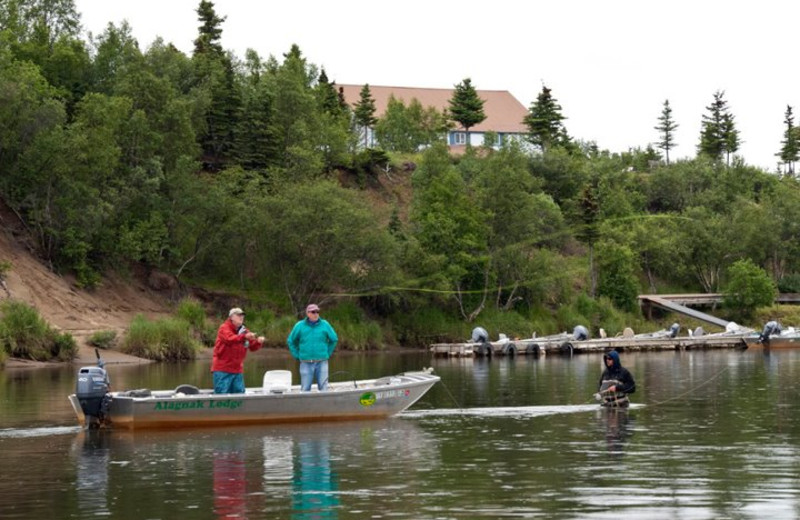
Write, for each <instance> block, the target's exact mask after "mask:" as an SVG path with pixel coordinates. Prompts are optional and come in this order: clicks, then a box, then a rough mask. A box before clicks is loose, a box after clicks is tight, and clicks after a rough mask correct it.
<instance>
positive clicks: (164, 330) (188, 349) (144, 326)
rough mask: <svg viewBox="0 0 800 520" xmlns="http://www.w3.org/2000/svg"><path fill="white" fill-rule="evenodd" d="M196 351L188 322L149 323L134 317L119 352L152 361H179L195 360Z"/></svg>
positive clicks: (171, 320)
mask: <svg viewBox="0 0 800 520" xmlns="http://www.w3.org/2000/svg"><path fill="white" fill-rule="evenodd" d="M198 348H199V345H198V342H197V340H195V339H194V338H193V337H192V331H191V326H190V325H189V322H187V321H185V320H182V319H178V318H166V319H162V320H157V321H149V320H147V319H146V318H145V317H144V316H142V315H137V316H136V317H135V318H134V319H133V321H132V322H131V326H130V328H129V329H128V334H127V335H126V336H125V339H124V340H123V343H122V348H121V349H120V350H122V352H125V353H126V354H131V355H134V356H138V357H143V358H147V359H152V360H154V361H182V360H188V359H194V357H195V354H196V352H197V349H198Z"/></svg>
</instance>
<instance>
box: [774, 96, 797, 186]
mask: <svg viewBox="0 0 800 520" xmlns="http://www.w3.org/2000/svg"><path fill="white" fill-rule="evenodd" d="M783 124H785V125H786V130H784V131H783V141H781V151H780V152H778V153H776V154H775V155H777V156H778V157H780V159H781V162H783V164H784V165H785V166H786V173H787V174H788V175H791V176H793V175H794V163H795V162H797V160H798V159H800V139H798V135H797V130H796V127H795V126H794V115H793V114H792V107H791V106H790V105H786V113H785V114H784V116H783Z"/></svg>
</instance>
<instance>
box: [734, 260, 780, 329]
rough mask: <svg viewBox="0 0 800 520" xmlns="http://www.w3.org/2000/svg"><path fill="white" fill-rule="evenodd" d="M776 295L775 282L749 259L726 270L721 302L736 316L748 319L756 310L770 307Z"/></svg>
mask: <svg viewBox="0 0 800 520" xmlns="http://www.w3.org/2000/svg"><path fill="white" fill-rule="evenodd" d="M776 294H777V287H776V286H775V282H773V281H772V278H770V277H769V275H768V274H767V273H766V271H764V270H763V269H762V268H760V267H759V266H757V265H756V264H754V263H753V261H752V260H750V259H749V258H747V259H745V260H738V261H736V262H734V263H733V265H731V266H730V267H729V268H728V283H727V284H726V285H725V287H724V288H723V290H722V301H723V304H724V305H725V307H728V308H730V309H732V310H733V311H734V313H735V314H737V315H738V316H740V317H750V316H752V315H753V312H754V311H755V309H756V308H758V307H766V306H768V305H772V304H773V302H774V301H775V296H776Z"/></svg>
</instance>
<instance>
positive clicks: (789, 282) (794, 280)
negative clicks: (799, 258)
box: [778, 273, 800, 293]
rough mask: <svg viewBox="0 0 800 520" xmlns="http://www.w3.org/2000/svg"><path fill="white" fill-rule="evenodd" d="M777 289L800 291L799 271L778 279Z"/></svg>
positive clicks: (785, 291)
mask: <svg viewBox="0 0 800 520" xmlns="http://www.w3.org/2000/svg"><path fill="white" fill-rule="evenodd" d="M778 290H779V291H780V292H782V293H800V273H792V274H787V275H786V276H784V277H782V278H781V279H780V280H778Z"/></svg>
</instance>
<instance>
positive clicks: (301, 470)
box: [292, 439, 339, 520]
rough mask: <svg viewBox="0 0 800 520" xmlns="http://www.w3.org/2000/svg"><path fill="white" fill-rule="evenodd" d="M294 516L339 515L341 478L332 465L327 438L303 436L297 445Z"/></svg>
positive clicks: (304, 519) (303, 519)
mask: <svg viewBox="0 0 800 520" xmlns="http://www.w3.org/2000/svg"><path fill="white" fill-rule="evenodd" d="M294 466H295V474H294V480H293V487H294V493H293V496H292V518H293V519H297V520H312V519H314V520H317V519H322V518H326V519H333V518H339V514H338V513H337V510H336V508H337V506H338V505H339V496H338V494H337V489H338V482H337V478H338V477H337V476H336V473H335V472H334V471H333V470H332V469H331V453H330V442H329V441H328V440H327V439H317V440H302V441H299V442H298V443H297V445H296V450H295V465H294Z"/></svg>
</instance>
